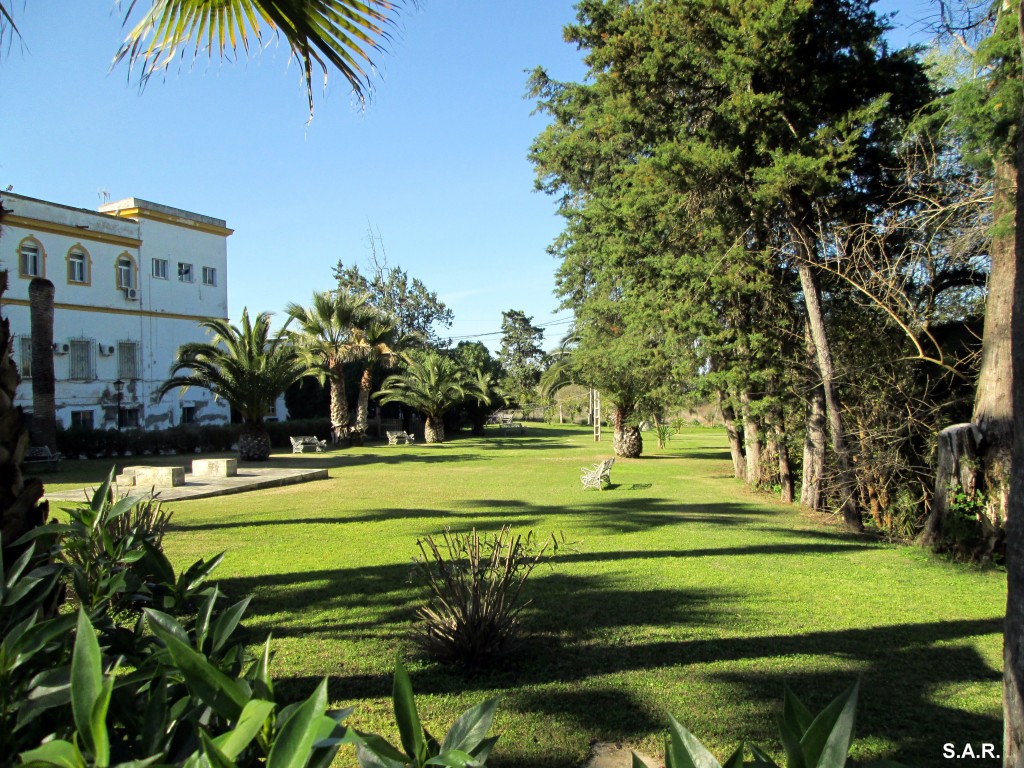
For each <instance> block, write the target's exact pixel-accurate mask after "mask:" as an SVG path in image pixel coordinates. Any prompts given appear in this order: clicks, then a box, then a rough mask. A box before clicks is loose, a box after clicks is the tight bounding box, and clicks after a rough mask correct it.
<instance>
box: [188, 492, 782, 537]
mask: <svg viewBox="0 0 1024 768" xmlns="http://www.w3.org/2000/svg"><path fill="white" fill-rule="evenodd" d="M638 490H642V489H638ZM583 500H584V501H585V502H586V503H585V504H582V505H580V506H578V507H566V506H563V505H544V504H531V503H530V502H526V501H516V500H504V499H470V500H466V501H460V502H459V503H458V505H457V509H443V510H439V509H409V508H398V507H385V508H380V509H373V510H366V511H364V512H361V513H342V514H331V513H328V514H325V515H324V516H322V517H321V516H314V515H305V516H303V517H296V516H294V515H282V516H280V517H268V518H256V519H253V518H251V517H246V518H245V519H242V520H217V521H212V522H211V521H204V522H201V523H194V524H193V523H187V522H186V523H179V522H177V521H174V522H172V523H171V525H170V526H169V527H168V530H171V531H212V530H219V529H230V528H247V527H250V526H251V527H253V528H260V527H265V526H273V525H281V526H292V525H303V524H316V525H348V524H355V523H386V522H388V521H391V520H416V519H423V520H429V521H431V522H432V523H434V524H435V525H434V527H432V528H431V530H429V531H428V530H424V531H423V533H432V532H436V531H440V530H442V529H443V528H444V527H445V525H448V526H450V527H451V529H452V530H454V531H464V530H470V529H471V528H473V527H476V528H482V526H480V525H477V524H476V523H475V521H476V520H480V519H482V520H493V521H494V525H493V528H494V529H495V530H496V529H497V528H500V527H501V525H502V524H504V523H510V524H513V525H515V526H517V527H525V526H543V524H544V521H545V520H547V519H550V518H553V517H563V516H564V515H566V514H567V513H571V514H575V515H577V516H579V517H581V518H582V522H583V523H584V524H585V526H586V527H588V528H596V529H599V530H610V531H615V532H640V531H647V530H653V529H656V528H660V527H663V526H670V525H681V524H694V523H701V524H707V525H724V526H736V525H749V524H750V523H751V522H752V521H753V520H756V519H757V518H759V517H761V518H763V517H770V516H773V515H777V514H781V513H779V512H773V511H772V510H770V509H764V508H758V507H756V506H753V505H748V504H736V503H731V502H715V503H708V504H685V503H680V502H676V501H672V500H670V499H659V498H650V497H647V496H642V495H625V494H614V493H608V492H607V491H606V492H603V493H601V494H598V493H597V492H594V493H591V494H587V495H586V497H585V498H584V499H583ZM543 533H546V532H543Z"/></svg>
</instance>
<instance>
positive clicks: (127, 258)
mask: <svg viewBox="0 0 1024 768" xmlns="http://www.w3.org/2000/svg"><path fill="white" fill-rule="evenodd" d="M137 270H138V266H137V265H136V263H135V259H133V258H132V256H131V254H129V253H122V254H121V255H120V256H118V257H117V287H118V288H123V289H128V288H135V287H136V286H137V280H136V272H137Z"/></svg>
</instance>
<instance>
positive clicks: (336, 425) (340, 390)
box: [330, 365, 348, 436]
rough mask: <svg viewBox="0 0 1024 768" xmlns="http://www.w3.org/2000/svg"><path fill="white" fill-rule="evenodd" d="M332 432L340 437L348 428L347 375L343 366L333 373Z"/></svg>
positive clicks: (331, 379)
mask: <svg viewBox="0 0 1024 768" xmlns="http://www.w3.org/2000/svg"><path fill="white" fill-rule="evenodd" d="M330 382H331V432H332V433H333V434H335V435H338V436H343V435H344V434H345V432H344V429H345V427H347V426H348V395H347V393H346V392H345V373H344V371H343V370H342V366H340V365H339V366H337V367H336V368H335V369H334V370H332V371H331V377H330Z"/></svg>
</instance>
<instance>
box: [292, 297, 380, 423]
mask: <svg viewBox="0 0 1024 768" xmlns="http://www.w3.org/2000/svg"><path fill="white" fill-rule="evenodd" d="M286 311H287V312H288V314H289V315H290V316H291V317H292V319H293V320H295V322H296V323H297V324H298V326H299V328H298V330H297V331H295V332H293V333H292V334H291V339H292V343H293V344H294V346H295V351H296V352H297V353H298V355H299V358H300V359H301V360H302V361H303V363H304V364H305V365H306V367H307V369H311V370H312V371H314V372H315V373H316V376H317V378H318V379H319V380H320V383H321V384H323V383H324V381H328V382H330V388H331V430H332V432H333V433H334V434H335V435H338V434H339V433H340V432H342V431H344V430H345V429H346V428H347V427H348V422H349V412H348V395H347V394H346V392H345V363H349V362H352V361H353V360H355V359H356V357H357V349H358V347H359V335H358V332H357V330H356V329H357V327H359V326H362V325H366V324H368V317H369V314H370V312H371V310H370V308H369V307H368V306H367V304H366V297H365V296H357V295H354V294H351V293H346V292H341V291H324V292H322V293H315V294H313V305H312V306H311V307H303V306H301V305H299V304H295V303H291V304H289V305H288V307H287V310H286Z"/></svg>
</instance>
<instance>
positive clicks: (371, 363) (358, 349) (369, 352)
mask: <svg viewBox="0 0 1024 768" xmlns="http://www.w3.org/2000/svg"><path fill="white" fill-rule="evenodd" d="M406 346H408V340H407V339H406V338H404V337H403V338H399V336H398V324H397V323H396V322H395V321H394V320H393V319H391V318H382V317H379V316H376V317H369V318H367V321H366V322H365V323H364V324H363V327H361V328H357V329H356V332H355V346H354V348H353V352H354V354H355V356H356V357H357V358H358V359H359V360H361V361H362V363H363V375H362V376H361V377H360V379H359V400H358V401H357V404H356V431H357V432H359V433H360V434H361V433H364V432H366V426H367V422H368V421H369V411H370V390H371V388H372V387H373V369H374V367H375V366H376V365H378V364H383V365H385V366H389V365H393V364H394V362H395V361H396V360H397V359H398V357H399V354H400V351H401V349H402V348H403V347H406Z"/></svg>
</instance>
